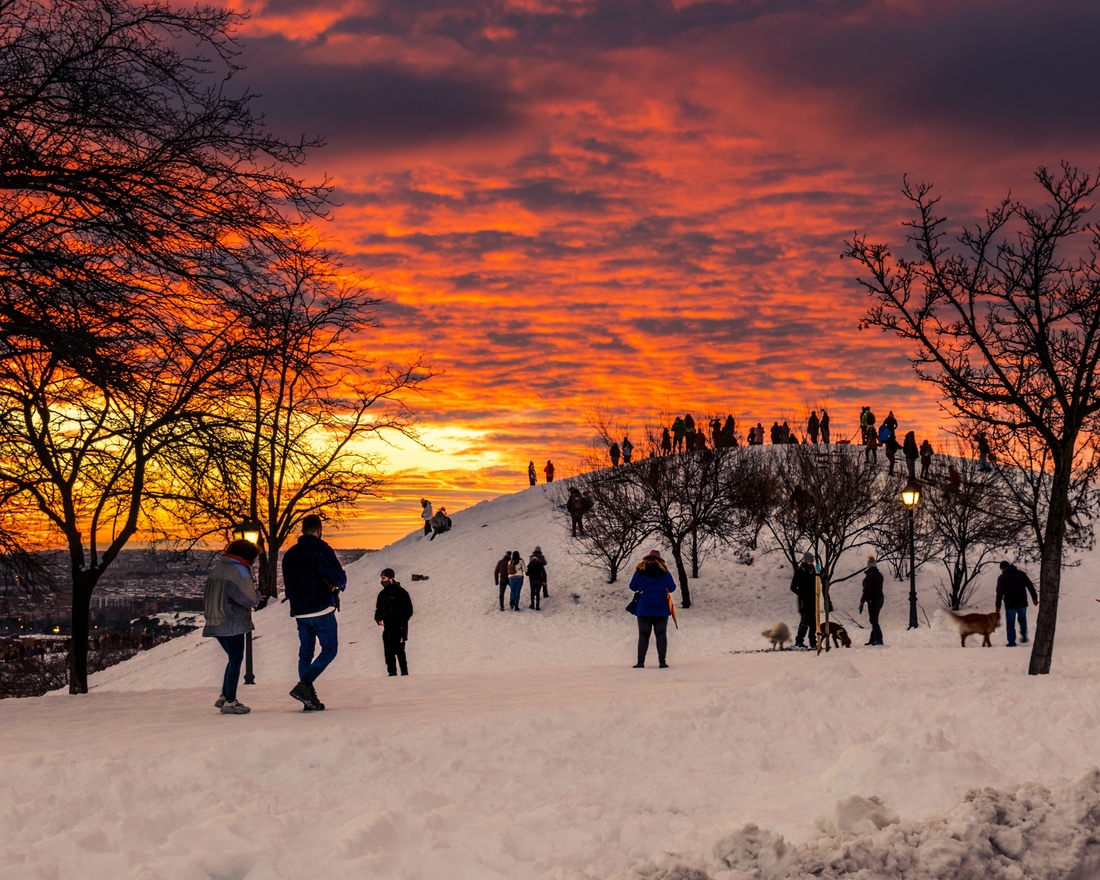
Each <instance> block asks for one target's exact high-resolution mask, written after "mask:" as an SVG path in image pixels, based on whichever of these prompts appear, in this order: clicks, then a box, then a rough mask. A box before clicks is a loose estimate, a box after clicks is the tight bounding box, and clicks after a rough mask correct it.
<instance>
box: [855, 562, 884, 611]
mask: <svg viewBox="0 0 1100 880" xmlns="http://www.w3.org/2000/svg"><path fill="white" fill-rule="evenodd" d="M882 583H883V582H882V572H881V571H879V570H878V566H876V565H869V566H867V573H866V574H865V575H864V576H863V593H862V595H860V597H859V604H860V605H863V604H872V603H875V602H878V603H880V604H881V603H882V602H884V601H885V599H886V597H885V596H884V594H883V592H882Z"/></svg>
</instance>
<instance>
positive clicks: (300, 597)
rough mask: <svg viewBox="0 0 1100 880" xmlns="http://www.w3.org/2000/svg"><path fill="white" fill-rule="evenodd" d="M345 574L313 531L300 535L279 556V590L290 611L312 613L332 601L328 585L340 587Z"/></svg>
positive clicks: (334, 599) (325, 606) (330, 551)
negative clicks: (281, 557) (280, 577)
mask: <svg viewBox="0 0 1100 880" xmlns="http://www.w3.org/2000/svg"><path fill="white" fill-rule="evenodd" d="M347 585H348V576H347V575H346V574H344V569H343V567H342V566H341V565H340V561H339V560H338V559H337V558H336V554H335V553H334V552H333V550H332V548H331V547H330V546H329V545H328V544H326V543H325V542H324V541H322V540H321V539H320V538H319V537H318V536H317V535H301V536H299V538H298V543H297V544H295V545H294V546H293V547H291V548H290V549H289V550H287V551H286V554H285V555H284V556H283V590H284V591H285V592H286V597H287V599H288V600H290V615H291V617H298V616H299V615H302V614H316V613H317V612H318V611H324V610H325V609H326V608H330V607H332V606H334V605H336V597H335V596H334V595H333V593H332V588H333V587H337V588H338V589H340V590H343V589H344V587H346V586H347Z"/></svg>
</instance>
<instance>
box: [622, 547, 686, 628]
mask: <svg viewBox="0 0 1100 880" xmlns="http://www.w3.org/2000/svg"><path fill="white" fill-rule="evenodd" d="M630 589H631V590H633V591H634V592H635V593H637V594H638V608H637V609H636V610H635V612H634V614H635V615H636V616H638V617H668V616H669V615H670V614H672V612H671V611H670V610H669V607H668V602H669V599H668V594H669V593H675V592H676V581H674V580H673V579H672V575H670V574H669V573H668V569H666V568H665V567H664V566H663V565H662V564H661V563H659V562H656V561H654V560H649V561H645V560H643V561H642V562H639V563H638V569H637V571H635V572H634V577H632V578H631V579H630Z"/></svg>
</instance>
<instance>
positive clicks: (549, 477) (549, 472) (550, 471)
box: [542, 459, 554, 483]
mask: <svg viewBox="0 0 1100 880" xmlns="http://www.w3.org/2000/svg"><path fill="white" fill-rule="evenodd" d="M542 472H543V473H544V474H546V482H548V483H552V482H554V462H552V461H551V460H550V459H546V467H544V468H543V469H542Z"/></svg>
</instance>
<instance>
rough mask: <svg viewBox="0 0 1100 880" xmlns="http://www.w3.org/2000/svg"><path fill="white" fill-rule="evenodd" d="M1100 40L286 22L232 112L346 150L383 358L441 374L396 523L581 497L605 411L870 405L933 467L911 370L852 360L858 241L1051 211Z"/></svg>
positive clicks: (1054, 34) (374, 3)
mask: <svg viewBox="0 0 1100 880" xmlns="http://www.w3.org/2000/svg"><path fill="white" fill-rule="evenodd" d="M1098 19H1100V10H1094V9H1092V7H1088V6H1087V5H1084V4H1080V3H1078V2H1070V0H1055V2H1052V3H1048V4H1044V5H1043V6H1042V7H1038V6H1036V5H1035V4H1032V3H1025V2H1023V0H1006V2H993V0H978V2H974V3H967V4H958V3H954V2H948V0H923V2H922V0H907V2H897V0H847V2H846V0H775V2H767V0H730V2H716V0H704V2H691V0H490V2H486V3H460V2H457V0H346V2H343V3H324V4H322V3H301V2H294V3H290V2H285V0H279V2H269V3H268V4H267V5H266V6H263V7H260V8H259V9H257V10H254V15H253V16H252V18H251V19H249V21H248V24H247V32H246V34H245V52H244V56H243V61H244V62H245V64H246V65H247V67H248V69H247V71H246V72H245V74H244V81H245V82H246V83H247V84H248V85H249V86H250V87H251V88H253V89H254V90H256V91H257V92H260V93H262V95H263V97H262V98H261V99H260V101H259V103H260V106H261V107H262V108H263V109H264V110H265V112H266V113H267V114H268V117H269V119H270V122H271V124H272V126H273V127H274V128H275V129H276V130H278V131H281V132H291V133H295V134H296V133H298V132H305V133H307V134H321V135H324V136H325V137H326V138H327V140H328V143H329V147H328V148H327V149H326V150H323V151H321V152H320V153H319V154H318V156H317V157H316V158H315V160H314V162H313V164H312V166H311V167H312V168H313V169H314V171H315V172H316V173H320V171H322V170H324V171H327V172H328V173H330V174H331V175H332V176H333V178H334V182H335V184H336V187H337V195H338V198H339V200H340V202H341V203H342V207H341V208H340V209H339V210H338V211H337V212H336V216H335V221H334V223H333V224H332V225H331V227H330V228H329V229H327V230H326V232H327V233H328V234H330V235H332V236H334V237H335V238H336V240H337V243H338V244H339V245H340V246H341V247H342V248H343V249H344V250H345V251H346V252H347V253H348V254H349V255H350V257H351V260H352V261H353V263H354V265H355V266H356V267H357V268H358V269H359V270H361V271H362V272H363V273H364V275H369V276H370V278H371V283H372V284H373V285H374V292H375V293H376V294H380V295H383V296H385V297H387V298H388V299H389V301H390V302H389V303H388V304H387V305H386V306H385V307H384V308H383V310H382V318H383V320H384V321H385V325H386V326H385V328H384V329H383V330H382V331H381V332H380V333H379V334H377V335H376V336H375V337H372V338H369V339H367V340H364V347H365V348H366V349H367V350H368V351H369V353H370V354H371V355H373V356H376V357H383V358H395V359H400V358H402V357H412V356H414V355H415V354H416V353H419V352H423V353H425V354H426V355H427V356H428V357H429V359H430V360H431V361H432V362H433V363H434V364H435V365H436V366H437V367H438V368H441V369H442V370H444V373H443V375H441V376H440V377H439V378H438V380H436V382H435V383H434V384H436V386H437V389H436V392H435V393H434V394H433V395H432V396H430V397H429V398H426V399H425V400H424V401H423V402H421V403H420V404H419V406H420V408H421V410H422V412H423V418H424V423H425V425H426V427H428V428H430V429H431V430H433V431H438V432H456V431H457V432H461V433H462V435H463V436H464V437H467V438H468V442H464V444H463V446H462V452H461V456H460V457H459V458H447V457H445V456H444V457H438V458H433V455H432V454H430V453H419V456H420V457H419V458H417V459H416V461H417V464H415V465H408V461H407V460H406V458H402V459H401V460H400V461H399V462H397V463H396V464H395V466H400V467H403V468H404V467H406V466H407V465H408V466H409V468H410V472H416V474H417V477H416V479H417V482H416V488H415V489H414V490H412V492H411V494H410V496H409V497H410V498H414V499H415V497H419V494H420V493H423V492H431V491H432V488H431V487H432V486H433V485H435V484H434V483H433V480H438V487H439V492H440V493H444V494H445V495H446V497H448V498H450V499H452V504H454V503H455V502H457V501H462V502H464V503H468V502H469V501H471V500H475V499H476V498H477V497H480V496H479V495H478V494H477V493H478V492H481V493H482V495H484V494H492V493H495V492H498V491H502V490H504V489H507V488H519V487H520V486H522V485H524V483H525V470H526V466H527V462H528V461H529V460H535V461H536V462H540V461H541V462H544V461H545V459H546V458H548V457H552V458H554V459H555V460H560V461H561V464H562V470H561V472H562V473H563V474H564V473H567V472H568V469H569V466H570V465H569V461H570V460H571V457H572V456H573V455H574V453H575V452H576V451H577V450H578V449H579V448H580V447H581V446H582V445H583V444H584V443H585V442H587V441H588V438H589V437H590V435H591V429H590V428H589V427H588V425H587V421H586V416H587V414H588V413H589V412H591V411H592V410H593V409H595V408H597V407H600V408H603V409H604V410H611V411H613V412H617V413H618V414H619V415H620V417H621V418H623V419H624V420H625V421H626V422H628V423H632V424H633V425H635V426H639V427H640V426H641V425H642V424H643V423H645V422H647V421H649V422H652V421H654V420H655V419H658V418H662V417H664V415H666V414H668V413H673V412H677V411H680V412H682V411H685V410H691V411H692V412H694V413H695V414H696V415H698V414H700V413H712V412H714V413H723V414H724V413H727V412H732V413H733V414H734V415H735V416H737V417H738V419H739V421H741V422H744V423H753V424H755V423H756V422H757V421H763V422H764V423H765V424H770V422H771V421H772V420H773V419H774V418H776V417H779V418H780V419H783V418H788V419H790V420H792V424H795V423H797V422H799V421H800V420H801V419H802V418H803V416H804V414H805V413H806V412H807V411H808V409H809V408H811V407H813V406H817V405H820V404H821V403H822V402H827V403H828V404H829V405H830V408H831V414H832V417H833V426H834V435H836V436H840V437H844V436H847V435H850V434H852V433H853V432H854V428H855V423H856V417H857V415H858V412H859V406H860V404H861V403H864V402H867V403H871V404H874V405H875V406H876V407H878V408H881V409H883V410H884V411H885V410H886V409H888V408H893V409H894V411H895V413H896V414H897V415H898V418H899V420H901V421H903V422H904V423H905V425H906V427H908V426H913V427H915V428H917V430H918V434H920V435H925V434H927V435H929V436H931V437H933V439H935V438H936V437H937V435H938V433H939V432H940V431H941V430H942V429H943V427H944V426H943V424H942V422H940V420H939V413H938V405H937V401H935V400H934V399H933V398H931V397H930V396H929V394H928V393H927V392H926V391H923V390H921V389H920V388H919V387H918V385H917V382H916V378H915V376H914V375H913V373H912V370H911V369H910V368H909V366H908V363H907V359H906V355H907V352H906V350H905V349H904V348H903V347H902V346H900V344H899V343H898V342H896V341H895V340H894V339H893V338H891V337H889V336H886V335H884V334H881V333H877V332H863V333H861V332H860V331H859V330H858V329H857V327H858V323H859V319H860V318H861V317H862V315H863V313H864V310H865V308H866V305H867V303H866V300H865V298H864V295H863V294H862V293H861V291H860V289H859V288H858V286H857V285H856V283H855V278H854V274H855V270H854V267H853V266H852V265H850V264H848V263H845V262H842V261H841V260H840V259H839V254H840V253H841V251H842V250H843V242H844V239H845V238H846V237H849V236H851V235H852V233H853V231H855V230H861V231H865V232H867V233H869V234H870V235H871V237H872V238H874V239H880V240H887V241H890V242H891V243H892V245H894V246H904V243H903V238H904V231H903V230H902V228H901V225H900V223H901V220H902V219H903V207H904V206H903V204H902V200H901V198H900V196H899V190H900V186H901V181H902V177H903V175H905V174H909V175H911V176H913V177H916V178H919V179H922V180H931V181H934V182H935V183H936V185H937V192H939V193H941V194H942V195H943V196H944V200H943V202H942V203H941V207H942V208H943V209H944V210H945V211H946V212H948V213H949V214H950V216H951V217H952V222H953V225H954V226H955V227H959V226H961V225H963V224H964V223H966V222H970V221H972V220H973V219H974V218H976V217H980V216H981V212H982V210H983V208H984V207H986V206H987V205H989V204H991V203H993V202H995V201H996V200H997V199H998V198H999V197H1001V196H1003V195H1004V194H1005V193H1006V192H1007V191H1008V190H1009V189H1011V190H1012V191H1013V192H1014V193H1015V194H1016V195H1019V196H1022V197H1025V198H1027V197H1031V196H1035V195H1037V189H1036V188H1035V187H1034V186H1033V184H1032V181H1031V175H1032V174H1033V172H1034V171H1035V168H1036V167H1037V166H1038V165H1039V164H1048V165H1050V164H1055V163H1057V162H1058V161H1060V160H1062V159H1067V160H1069V161H1071V162H1074V163H1077V164H1081V165H1084V166H1086V167H1087V166H1088V165H1089V164H1090V163H1092V162H1094V161H1095V159H1094V157H1095V143H1096V138H1097V135H1098V131H1097V128H1098V127H1100V113H1097V112H1096V107H1095V105H1096V103H1097V101H1098V100H1100V99H1098V98H1097V97H1096V96H1097V95H1100V88H1098V87H1100V56H1098V55H1097V54H1096V53H1095V52H1094V51H1092V47H1091V44H1090V43H1089V39H1090V35H1091V34H1093V33H1094V32H1095V31H1096V29H1097V25H1098V24H1100V21H1098ZM739 433H742V434H743V432H739ZM410 454H413V453H410ZM457 454H458V453H456V455H457ZM414 457H415V454H414ZM509 469H511V471H510V472H511V473H512V474H513V477H512V479H511V481H509V479H508V476H507V475H508V474H509ZM433 473H437V474H438V476H437V477H436V476H432V474H433ZM461 475H465V476H461ZM448 493H450V494H448ZM402 503H404V502H402ZM387 509H388V508H387ZM410 511H411V513H412V516H411V518H412V519H415V510H413V509H412V508H410ZM368 515H369V516H371V517H376V516H378V512H377V511H371V512H370V513H369V514H368ZM371 522H372V526H371V528H372V529H381V531H379V532H378V533H379V534H380V535H381V536H382V537H388V536H391V535H392V531H391V532H390V533H389V534H388V535H387V534H385V529H384V528H383V527H382V526H380V525H377V523H379V522H380V520H378V519H372V520H371ZM406 525H407V523H405V522H404V521H401V522H400V524H399V525H398V526H396V527H395V528H398V529H404V528H405V526H406Z"/></svg>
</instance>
